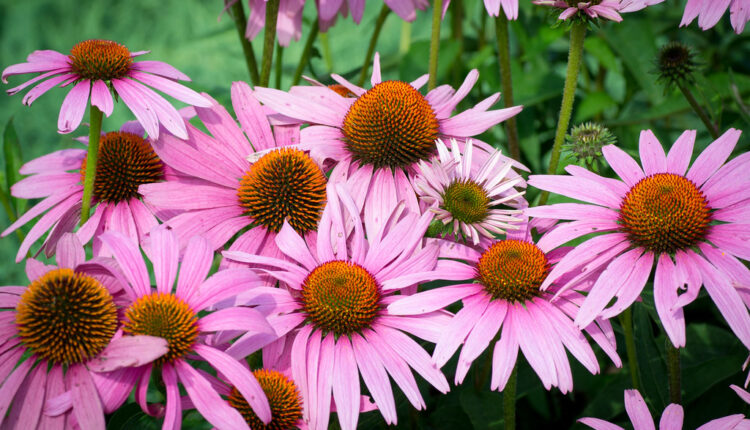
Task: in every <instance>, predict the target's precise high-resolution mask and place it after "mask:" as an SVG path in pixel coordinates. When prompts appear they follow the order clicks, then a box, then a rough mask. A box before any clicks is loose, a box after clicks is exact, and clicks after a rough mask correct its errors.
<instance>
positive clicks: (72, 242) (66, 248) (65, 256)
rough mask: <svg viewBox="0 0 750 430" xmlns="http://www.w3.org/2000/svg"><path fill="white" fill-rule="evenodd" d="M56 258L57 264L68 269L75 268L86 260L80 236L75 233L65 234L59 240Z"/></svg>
mask: <svg viewBox="0 0 750 430" xmlns="http://www.w3.org/2000/svg"><path fill="white" fill-rule="evenodd" d="M56 258H57V265H58V266H60V267H64V268H67V269H75V268H76V266H78V265H79V264H81V263H83V262H84V261H86V252H85V251H84V250H83V245H81V241H80V240H78V236H76V235H75V234H73V233H65V234H63V235H62V237H61V238H60V240H59V241H58V242H57V252H56Z"/></svg>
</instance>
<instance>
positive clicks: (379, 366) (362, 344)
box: [351, 334, 397, 424]
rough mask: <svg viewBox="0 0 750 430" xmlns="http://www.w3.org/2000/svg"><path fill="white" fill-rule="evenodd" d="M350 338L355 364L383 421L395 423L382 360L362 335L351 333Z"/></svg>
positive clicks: (394, 412) (394, 409)
mask: <svg viewBox="0 0 750 430" xmlns="http://www.w3.org/2000/svg"><path fill="white" fill-rule="evenodd" d="M351 338H352V346H353V347H354V348H353V349H354V356H355V358H356V360H357V366H358V367H359V372H360V374H361V375H362V379H363V380H364V381H365V385H367V389H368V390H370V394H372V397H373V399H374V400H375V403H376V404H377V405H378V409H379V410H380V413H381V414H383V418H384V419H385V422H386V423H388V424H396V422H397V416H396V404H395V401H394V399H393V391H392V390H391V385H390V383H389V380H388V374H387V373H386V371H385V368H384V367H383V362H382V361H381V360H380V359H379V357H378V354H377V352H376V351H375V350H374V348H373V347H372V345H370V344H369V343H367V341H366V340H365V339H364V338H363V337H362V336H360V335H359V334H353V335H352V336H351Z"/></svg>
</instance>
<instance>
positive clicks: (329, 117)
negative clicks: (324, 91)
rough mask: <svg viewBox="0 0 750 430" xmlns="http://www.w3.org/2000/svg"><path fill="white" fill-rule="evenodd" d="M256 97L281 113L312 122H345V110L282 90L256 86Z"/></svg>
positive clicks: (326, 123) (336, 125)
mask: <svg viewBox="0 0 750 430" xmlns="http://www.w3.org/2000/svg"><path fill="white" fill-rule="evenodd" d="M255 98H256V99H258V100H259V101H260V102H261V103H263V104H264V105H265V106H268V107H270V108H271V109H273V110H275V111H276V112H278V113H280V114H283V115H286V116H289V117H292V118H295V119H299V120H302V121H305V122H309V123H312V124H322V125H329V126H332V127H340V126H341V124H342V123H343V116H344V113H343V112H341V113H340V112H336V111H334V110H333V109H331V108H330V107H329V106H323V105H320V104H318V103H311V102H310V100H308V99H306V98H303V97H299V96H295V95H291V94H289V93H286V92H283V91H280V90H274V89H271V88H260V87H256V88H255Z"/></svg>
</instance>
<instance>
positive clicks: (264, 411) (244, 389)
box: [180, 344, 271, 424]
mask: <svg viewBox="0 0 750 430" xmlns="http://www.w3.org/2000/svg"><path fill="white" fill-rule="evenodd" d="M194 350H195V352H196V353H197V354H198V355H200V356H201V357H203V358H204V359H205V360H206V361H207V362H208V363H209V364H211V366H213V367H214V368H215V369H216V370H218V371H219V372H221V374H222V375H223V376H224V378H226V379H227V381H228V382H229V383H230V384H232V385H233V386H234V387H235V388H237V390H238V391H239V392H240V394H242V397H244V398H245V400H246V401H247V403H248V404H249V405H250V407H251V408H253V412H255V414H256V415H257V416H258V418H260V420H261V421H263V422H264V423H266V424H267V423H269V422H270V421H271V407H270V406H269V404H268V399H267V398H266V394H265V393H264V392H263V388H261V386H260V384H259V383H258V381H257V380H256V379H255V377H254V376H253V374H252V373H251V372H250V371H249V370H248V369H247V368H246V367H245V366H243V365H242V364H240V362H239V361H237V360H235V359H234V358H232V357H231V356H229V355H227V354H226V353H224V352H221V351H219V350H218V349H215V348H211V347H208V346H206V345H202V344H196V345H195V346H194ZM191 369H192V368H191ZM180 373H182V370H181V369H180ZM182 376H183V375H182V374H181V375H180V377H181V378H182ZM183 383H184V381H183ZM186 388H187V387H186ZM191 398H192V396H191ZM204 416H205V415H204ZM206 418H208V417H206Z"/></svg>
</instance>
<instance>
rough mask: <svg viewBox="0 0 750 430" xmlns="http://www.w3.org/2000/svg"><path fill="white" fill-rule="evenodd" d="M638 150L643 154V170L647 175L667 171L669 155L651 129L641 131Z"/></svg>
mask: <svg viewBox="0 0 750 430" xmlns="http://www.w3.org/2000/svg"><path fill="white" fill-rule="evenodd" d="M638 152H639V153H640V156H641V164H643V172H644V173H645V174H646V175H647V176H650V175H653V174H655V173H664V172H666V171H667V156H666V154H664V148H662V146H661V143H659V140H658V139H657V138H656V136H655V135H654V132H652V131H651V130H643V131H641V137H640V139H639V149H638Z"/></svg>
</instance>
